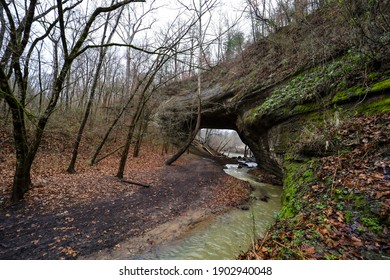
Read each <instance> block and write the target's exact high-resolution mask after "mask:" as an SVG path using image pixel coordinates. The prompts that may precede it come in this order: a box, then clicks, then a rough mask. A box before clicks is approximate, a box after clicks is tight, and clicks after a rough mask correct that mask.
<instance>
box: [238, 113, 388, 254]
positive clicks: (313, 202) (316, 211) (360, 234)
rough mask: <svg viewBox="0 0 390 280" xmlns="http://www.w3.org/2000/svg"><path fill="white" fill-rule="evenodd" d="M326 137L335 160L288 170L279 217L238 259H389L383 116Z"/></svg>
mask: <svg viewBox="0 0 390 280" xmlns="http://www.w3.org/2000/svg"><path fill="white" fill-rule="evenodd" d="M324 131H325V132H326V133H327V135H328V136H327V138H324V139H325V140H329V141H330V143H333V145H335V151H336V152H335V153H333V154H329V155H322V156H320V157H313V156H311V157H307V158H299V159H298V158H292V159H290V160H289V161H288V162H286V164H285V169H286V171H287V175H286V176H285V178H284V188H285V190H284V195H285V200H284V212H283V211H282V213H281V215H280V217H279V218H278V219H277V221H276V223H275V224H274V225H272V226H271V227H270V228H269V230H268V233H267V234H266V235H265V236H264V238H261V239H259V240H258V242H257V244H256V245H255V246H254V250H250V251H248V252H247V253H246V254H243V255H241V256H240V257H239V258H240V259H387V260H388V259H390V117H389V115H388V114H378V115H375V116H359V117H355V118H351V119H349V120H347V121H345V122H343V123H342V124H341V125H340V126H339V127H334V128H329V129H327V130H324ZM319 135H321V134H320V133H319ZM322 140H323V139H322ZM308 144H309V145H308V146H309V147H310V148H311V150H313V149H315V148H318V142H317V143H316V142H308ZM317 150H319V149H317Z"/></svg>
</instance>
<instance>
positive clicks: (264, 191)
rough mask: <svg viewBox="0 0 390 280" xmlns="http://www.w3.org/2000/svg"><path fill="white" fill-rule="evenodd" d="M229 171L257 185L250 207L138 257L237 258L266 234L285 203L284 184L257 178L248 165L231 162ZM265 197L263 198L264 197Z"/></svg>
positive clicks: (178, 258)
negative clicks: (282, 195)
mask: <svg viewBox="0 0 390 280" xmlns="http://www.w3.org/2000/svg"><path fill="white" fill-rule="evenodd" d="M227 167H228V168H227V169H225V172H226V173H227V174H229V175H231V176H234V177H236V178H238V179H240V180H244V181H248V182H249V183H250V184H251V185H252V187H253V189H254V190H253V193H252V194H251V197H252V198H253V199H252V200H251V201H250V202H249V204H248V206H249V210H241V209H236V208H234V209H232V210H230V211H228V212H227V213H224V214H223V215H221V216H218V217H215V218H212V219H210V220H207V221H204V222H201V223H199V224H197V225H196V226H195V227H194V228H193V229H191V230H190V231H189V232H188V233H187V234H185V235H184V236H182V238H180V239H179V240H176V241H174V242H169V243H168V244H164V245H160V246H158V247H156V248H154V249H153V250H152V251H149V252H147V253H144V254H142V255H139V256H137V257H136V259H149V260H158V259H162V260H164V259H165V260H174V259H177V260H222V259H226V260H229V259H231V260H233V259H235V258H236V257H237V256H238V255H239V254H240V253H241V252H245V251H247V250H248V249H249V248H250V247H251V246H252V244H253V240H255V239H256V238H257V237H260V236H263V235H264V234H265V231H266V229H267V227H268V225H269V224H271V223H272V222H273V221H274V219H275V215H276V213H277V212H278V211H279V210H280V207H281V198H280V196H281V187H280V186H273V185H269V184H264V183H259V182H256V178H255V177H253V176H251V175H250V174H248V173H247V171H248V168H237V165H229V166H227ZM260 198H262V199H263V200H267V202H266V201H262V200H260Z"/></svg>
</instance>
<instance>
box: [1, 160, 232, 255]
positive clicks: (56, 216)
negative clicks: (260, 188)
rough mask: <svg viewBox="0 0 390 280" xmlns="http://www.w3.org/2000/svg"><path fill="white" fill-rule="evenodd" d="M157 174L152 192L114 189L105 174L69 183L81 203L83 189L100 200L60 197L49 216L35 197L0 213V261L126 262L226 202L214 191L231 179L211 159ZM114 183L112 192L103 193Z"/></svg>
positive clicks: (130, 187) (113, 180)
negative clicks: (94, 192)
mask: <svg viewBox="0 0 390 280" xmlns="http://www.w3.org/2000/svg"><path fill="white" fill-rule="evenodd" d="M148 172H154V171H153V169H150V170H148ZM155 173H156V174H157V176H154V179H153V180H154V184H153V186H152V187H151V188H143V187H137V186H133V185H128V184H125V183H118V180H117V179H116V178H114V177H111V176H107V175H101V176H100V177H95V178H93V180H92V181H87V182H89V183H82V182H79V183H78V182H77V177H76V178H75V177H73V178H74V180H73V181H72V184H73V188H75V189H78V191H79V193H80V196H81V197H82V195H83V189H85V190H86V192H87V191H88V189H89V188H91V187H95V188H100V189H99V190H100V191H99V192H100V193H101V195H99V196H97V197H96V198H95V199H92V200H87V201H84V200H82V199H81V200H80V201H81V202H79V203H67V200H63V201H62V200H61V197H59V198H58V200H57V202H58V203H57V204H56V205H57V206H52V207H50V208H49V209H50V211H48V210H47V209H48V208H47V207H44V206H42V203H45V200H44V199H43V200H40V199H39V198H37V197H36V196H30V197H27V199H26V201H23V202H22V203H21V204H19V205H16V206H10V207H3V208H2V209H0V259H76V258H92V259H95V258H127V257H129V255H131V254H136V253H137V252H139V251H140V250H142V249H146V248H147V247H148V246H151V245H154V244H157V243H159V242H162V241H164V240H167V239H169V238H174V237H175V236H177V235H178V234H180V233H181V232H182V231H184V230H186V228H187V227H188V226H189V225H191V224H192V223H194V222H197V221H199V220H201V219H204V218H205V217H206V216H207V215H209V214H212V213H216V212H218V211H221V210H222V209H223V207H224V205H226V204H231V203H232V201H229V200H225V201H222V202H221V201H220V200H218V196H219V192H221V191H223V187H226V184H229V183H230V184H231V183H232V181H231V180H232V179H231V178H230V177H229V178H228V176H227V175H225V174H224V173H223V171H222V167H221V165H219V164H217V163H215V162H213V161H210V160H205V159H201V158H199V157H195V156H187V159H186V160H185V161H184V162H182V163H177V164H176V165H175V166H164V167H160V168H158V169H156V170H155ZM64 176H65V175H64ZM66 176H71V175H66ZM47 180H48V181H45V184H44V186H40V185H39V184H38V186H36V187H35V190H33V191H32V192H34V191H35V192H38V191H39V188H49V187H50V182H51V181H50V179H47ZM236 183H237V182H235V184H236ZM90 184H95V185H96V186H91V185H90ZM118 184H119V185H120V186H117V185H118ZM112 185H114V186H115V187H112V190H111V191H110V190H106V189H105V188H109V187H111V186H112ZM105 186H106V187H105ZM65 187H66V186H65ZM64 197H69V195H68V196H64ZM30 200H31V201H30ZM35 200H36V201H35ZM233 200H234V199H233ZM218 201H219V202H218Z"/></svg>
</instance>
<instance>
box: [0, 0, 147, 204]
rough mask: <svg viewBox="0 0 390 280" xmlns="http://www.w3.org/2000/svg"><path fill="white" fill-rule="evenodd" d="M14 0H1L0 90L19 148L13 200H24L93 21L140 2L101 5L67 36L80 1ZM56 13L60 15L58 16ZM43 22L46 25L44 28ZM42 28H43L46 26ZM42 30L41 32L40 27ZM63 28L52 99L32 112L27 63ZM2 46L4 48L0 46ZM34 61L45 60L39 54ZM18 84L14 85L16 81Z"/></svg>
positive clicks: (17, 149) (132, 0)
mask: <svg viewBox="0 0 390 280" xmlns="http://www.w3.org/2000/svg"><path fill="white" fill-rule="evenodd" d="M13 2H14V1H11V3H7V1H5V0H0V4H1V6H2V8H3V9H4V12H5V15H6V16H5V26H7V29H6V35H5V37H4V38H6V42H5V44H3V45H4V46H5V47H4V49H2V57H1V59H0V94H1V96H2V97H3V98H4V99H5V101H6V102H7V104H8V106H9V107H10V109H11V113H12V121H13V122H12V123H13V136H14V143H15V150H16V169H15V176H14V181H13V191H12V200H13V201H14V202H17V201H19V200H20V199H21V198H23V196H24V194H25V193H26V192H27V191H28V189H29V187H30V186H31V174H30V172H31V165H32V163H33V161H34V159H35V156H36V153H37V151H38V148H39V145H40V143H41V139H42V137H43V132H44V130H45V127H46V124H47V122H48V120H49V118H50V116H51V115H52V113H53V111H54V110H55V108H56V106H57V103H58V100H59V97H60V95H61V92H62V89H63V87H64V83H65V81H66V76H67V74H68V72H69V70H70V68H71V66H72V63H73V62H74V60H75V59H76V58H77V57H78V56H79V55H81V54H82V53H84V52H85V51H87V50H88V49H89V48H90V47H92V46H90V45H86V44H85V43H86V42H87V39H88V37H89V35H90V33H91V32H92V29H91V28H92V26H93V24H94V23H95V21H96V20H97V19H98V18H99V17H100V16H101V15H102V14H105V13H108V12H112V11H114V10H117V9H119V8H121V7H123V6H124V5H127V4H129V3H133V2H143V1H141V0H124V1H118V2H116V3H115V4H114V5H111V6H105V7H103V6H102V7H97V8H95V9H94V10H93V11H92V13H91V14H90V15H88V17H87V19H86V21H85V23H84V24H83V25H82V26H80V30H81V32H80V34H79V35H78V36H77V38H69V37H67V32H66V29H65V25H66V22H65V18H66V16H68V15H70V14H72V13H73V12H74V11H76V7H78V6H79V5H80V3H81V2H82V1H66V0H65V1H60V0H58V1H57V2H56V5H53V6H46V4H47V3H41V2H38V1H37V0H31V1H29V2H27V1H20V2H19V3H17V5H13ZM54 12H55V13H56V14H54ZM42 22H46V23H48V24H47V25H44V26H42ZM42 27H43V28H42ZM42 30H43V31H42ZM57 30H58V31H59V36H60V38H61V39H60V44H61V48H62V49H61V51H62V56H61V61H59V65H58V66H59V67H58V74H57V75H56V76H55V77H53V80H52V83H51V87H50V97H49V100H48V104H47V106H46V108H45V110H44V112H43V113H41V114H40V115H39V116H34V115H32V114H31V112H29V110H28V108H27V107H26V98H27V89H28V83H29V81H30V77H29V63H30V62H31V58H32V56H33V55H35V56H36V55H37V53H36V45H37V44H38V43H39V42H41V41H45V40H47V39H48V37H49V35H50V34H52V33H53V32H56V31H57ZM1 47H2V48H3V46H1ZM36 59H43V58H42V57H36ZM13 81H15V82H16V87H15V88H13V86H12V83H13ZM27 121H31V122H33V123H34V125H35V129H34V131H33V133H32V137H31V138H30V137H29V135H28V133H27V130H26V122H27Z"/></svg>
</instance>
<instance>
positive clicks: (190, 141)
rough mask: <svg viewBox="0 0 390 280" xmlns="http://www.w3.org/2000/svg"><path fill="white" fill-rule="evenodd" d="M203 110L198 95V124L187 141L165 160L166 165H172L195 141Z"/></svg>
mask: <svg viewBox="0 0 390 280" xmlns="http://www.w3.org/2000/svg"><path fill="white" fill-rule="evenodd" d="M201 112H202V103H201V99H200V96H198V112H197V114H198V116H197V118H196V125H195V129H194V130H193V131H192V132H191V133H190V135H189V137H188V140H187V142H186V143H185V144H184V145H183V146H182V147H181V148H180V149H179V150H178V151H177V152H176V154H174V155H173V156H172V157H171V158H169V159H168V160H167V161H165V164H166V165H171V164H172V163H174V162H175V161H176V160H178V159H179V158H180V157H181V156H182V155H183V154H184V153H185V151H187V149H188V148H189V147H190V145H191V143H192V141H194V139H195V137H196V134H197V133H198V131H199V128H200V121H201Z"/></svg>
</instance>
